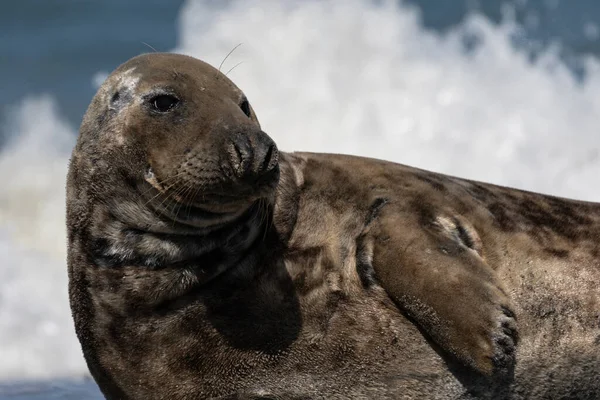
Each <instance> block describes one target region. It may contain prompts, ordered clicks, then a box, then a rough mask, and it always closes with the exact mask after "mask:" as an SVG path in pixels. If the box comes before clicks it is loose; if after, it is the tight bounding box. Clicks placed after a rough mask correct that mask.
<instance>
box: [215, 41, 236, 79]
mask: <svg viewBox="0 0 600 400" xmlns="http://www.w3.org/2000/svg"><path fill="white" fill-rule="evenodd" d="M241 45H242V43H239V44H238V45H236V46H235V47H234V48H233V49H231V51H230V52H229V53H227V55H226V56H225V58H224V59H223V61H221V64H219V68H217V70H218V72H221V67H222V66H223V63H224V62H225V60H227V58H228V57H229V56H230V55H231V53H233V52H234V51H235V49H237V48H238V47H240V46H241ZM218 76H219V75H218V74H217V78H218Z"/></svg>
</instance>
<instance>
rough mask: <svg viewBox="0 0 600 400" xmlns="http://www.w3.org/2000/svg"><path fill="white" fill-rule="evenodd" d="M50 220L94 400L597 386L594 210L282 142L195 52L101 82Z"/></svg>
mask: <svg viewBox="0 0 600 400" xmlns="http://www.w3.org/2000/svg"><path fill="white" fill-rule="evenodd" d="M67 228H68V265H69V295H70V304H71V309H72V312H73V318H74V322H75V328H76V332H77V335H78V338H79V340H80V342H81V345H82V350H83V354H84V356H85V359H86V361H87V364H88V367H89V369H90V372H91V374H92V376H93V377H94V379H95V380H96V382H97V383H98V385H99V386H100V388H101V390H102V392H103V393H104V395H105V396H106V397H107V398H109V399H138V398H143V399H163V398H169V399H192V398H194V399H195V398H228V399H234V398H235V399H248V398H285V399H301V398H302V399H305V398H404V399H422V398H429V399H452V398H457V399H458V398H470V397H471V398H472V397H473V396H475V397H477V398H553V397H552V396H559V395H560V394H561V393H562V394H565V395H569V396H571V398H590V396H592V395H593V394H594V393H597V392H598V390H600V384H599V383H598V382H597V379H596V372H594V371H597V370H598V368H599V367H600V354H599V347H598V343H600V335H599V332H598V328H599V327H598V320H597V314H598V304H600V302H599V301H598V300H599V298H598V291H597V289H595V288H596V282H597V281H598V278H600V270H599V268H598V265H597V261H596V260H597V255H598V250H599V249H598V243H600V242H599V241H598V240H597V239H598V237H600V206H599V205H596V204H589V203H582V202H575V201H570V200H563V199H557V198H553V197H548V196H542V195H538V194H532V193H527V192H522V191H518V190H514V189H507V188H500V187H497V186H493V185H487V184H482V183H477V182H471V181H467V180H461V179H458V178H453V177H448V176H444V175H439V174H434V173H430V172H427V171H422V170H418V169H414V168H410V167H407V166H403V165H399V164H395V163H391V162H386V161H380V160H373V159H366V158H360V157H353V156H344V155H332V154H314V153H284V152H280V151H279V150H278V149H277V146H276V145H275V143H274V142H273V140H272V139H271V138H270V137H269V136H268V135H267V134H266V133H265V132H263V131H262V130H261V128H260V124H259V122H258V119H257V116H256V114H255V112H254V110H253V109H252V107H251V106H250V103H249V101H248V99H247V97H246V96H245V95H244V93H243V92H242V91H241V90H240V89H238V88H237V87H236V86H235V85H234V84H233V83H232V82H231V81H230V80H229V79H228V78H227V77H225V76H224V75H223V74H221V73H220V72H219V71H217V70H216V69H214V68H213V67H211V66H209V65H208V64H206V63H204V62H202V61H200V60H197V59H194V58H191V57H187V56H183V55H177V54H163V53H153V54H147V55H142V56H138V57H135V58H133V59H131V60H129V61H128V62H126V63H125V64H123V65H121V66H120V67H119V68H117V69H116V70H115V71H114V72H113V73H112V74H111V75H110V76H109V77H108V78H107V80H106V82H105V83H104V84H103V85H102V86H101V87H100V89H99V90H98V93H97V94H96V96H95V97H94V99H93V100H92V103H91V104H90V107H89V108H88V111H87V112H86V115H85V116H84V119H83V122H82V125H81V128H80V135H79V138H78V141H77V145H76V147H75V149H74V150H73V154H72V158H71V163H70V166H69V173H68V182H67ZM517 317H518V319H519V329H518V331H519V334H518V335H517V326H516V318H517ZM518 340H519V342H518ZM517 343H519V344H518V345H517ZM515 360H518V362H516V361H515ZM550 373H552V378H551V379H548V378H547V377H546V375H547V374H550ZM575 378H576V379H575ZM573 396H575V397H573ZM577 396H579V397H577ZM586 396H587V397H586ZM557 398H558V397H557Z"/></svg>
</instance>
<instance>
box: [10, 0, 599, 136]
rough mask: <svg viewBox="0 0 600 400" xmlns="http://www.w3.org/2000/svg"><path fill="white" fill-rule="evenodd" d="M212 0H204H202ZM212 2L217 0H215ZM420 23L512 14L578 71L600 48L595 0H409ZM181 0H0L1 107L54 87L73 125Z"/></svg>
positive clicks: (172, 17)
mask: <svg viewBox="0 0 600 400" xmlns="http://www.w3.org/2000/svg"><path fill="white" fill-rule="evenodd" d="M206 1H209V0H206ZM212 2H213V3H215V1H214V0H213V1H212ZM216 3H218V4H219V5H220V6H226V3H227V1H222V2H216ZM405 3H408V4H411V5H416V6H417V7H419V8H420V10H421V13H422V19H423V24H424V25H425V26H426V27H428V28H431V29H434V30H437V31H445V30H447V29H451V28H452V27H454V26H456V25H457V24H460V23H461V21H462V20H463V19H464V18H465V16H466V15H467V14H468V13H470V12H480V13H483V14H485V15H486V16H487V17H488V18H489V19H490V20H492V21H494V22H496V23H499V22H501V21H503V20H504V19H506V18H510V15H514V18H515V19H516V21H518V22H519V23H520V24H521V25H522V27H523V32H522V33H521V34H520V35H517V37H516V40H515V42H516V45H519V46H524V47H526V48H527V49H529V50H530V51H531V52H532V54H535V52H536V51H537V50H538V49H540V48H545V46H547V45H548V44H549V43H558V44H560V45H561V46H562V48H563V51H562V53H563V56H564V58H565V60H567V61H568V62H569V63H570V65H572V66H573V67H574V70H575V71H576V72H580V71H579V69H578V57H579V56H581V55H585V54H594V55H599V54H600V41H599V40H598V36H599V35H600V32H599V29H600V27H599V26H598V25H596V24H599V25H600V2H599V1H598V0H529V1H522V0H521V1H508V2H507V1H501V0H479V1H475V0H407V1H405ZM182 4H183V1H182V0H170V1H160V0H133V1H132V0H129V1H122V0H103V1H89V0H88V1H85V0H44V1H39V0H20V1H14V0H3V1H1V2H0V5H1V7H0V9H1V10H2V12H0V38H1V40H0V57H1V58H0V59H1V62H0V76H1V77H2V78H1V79H0V92H1V93H2V96H0V113H2V114H4V113H6V112H9V111H10V106H14V105H16V104H18V103H19V101H20V100H21V99H22V98H24V97H25V96H27V95H32V94H41V93H51V94H52V95H53V96H54V97H56V99H57V101H58V104H59V107H60V112H61V114H62V115H64V116H65V117H66V118H67V119H68V120H69V121H70V122H71V123H72V124H73V125H74V126H77V125H78V124H79V122H80V120H81V116H82V115H83V113H84V111H85V108H86V106H87V104H88V102H89V100H90V99H91V97H92V95H93V93H94V90H95V89H94V87H93V85H92V82H91V77H92V76H93V75H94V74H95V73H97V72H98V71H111V70H112V69H114V68H115V67H116V66H117V65H119V64H120V63H121V62H123V61H125V60H127V59H128V58H130V57H132V56H135V55H137V54H140V53H143V52H148V51H151V49H150V48H149V47H148V46H147V45H146V44H144V43H147V44H149V45H150V46H152V47H153V48H155V49H157V50H159V51H167V50H170V49H172V48H173V47H175V45H176V43H177V32H178V31H177V20H178V13H179V11H180V8H181V6H182Z"/></svg>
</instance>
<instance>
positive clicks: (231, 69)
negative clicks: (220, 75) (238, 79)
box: [225, 61, 244, 76]
mask: <svg viewBox="0 0 600 400" xmlns="http://www.w3.org/2000/svg"><path fill="white" fill-rule="evenodd" d="M243 63H244V62H243V61H240V62H239V63H237V64H235V65H234V66H233V67H231V68H229V71H227V72H225V76H227V75H229V73H230V72H231V71H233V70H234V69H235V68H237V66H238V65H240V64H243Z"/></svg>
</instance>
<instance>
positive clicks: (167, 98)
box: [150, 94, 179, 113]
mask: <svg viewBox="0 0 600 400" xmlns="http://www.w3.org/2000/svg"><path fill="white" fill-rule="evenodd" d="M150 104H151V105H152V108H154V110H156V111H158V112H162V113H164V112H167V111H170V110H171V109H173V107H175V106H176V105H177V104H179V99H178V98H177V97H175V96H172V95H170V94H161V95H158V96H155V97H153V98H151V99H150Z"/></svg>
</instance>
